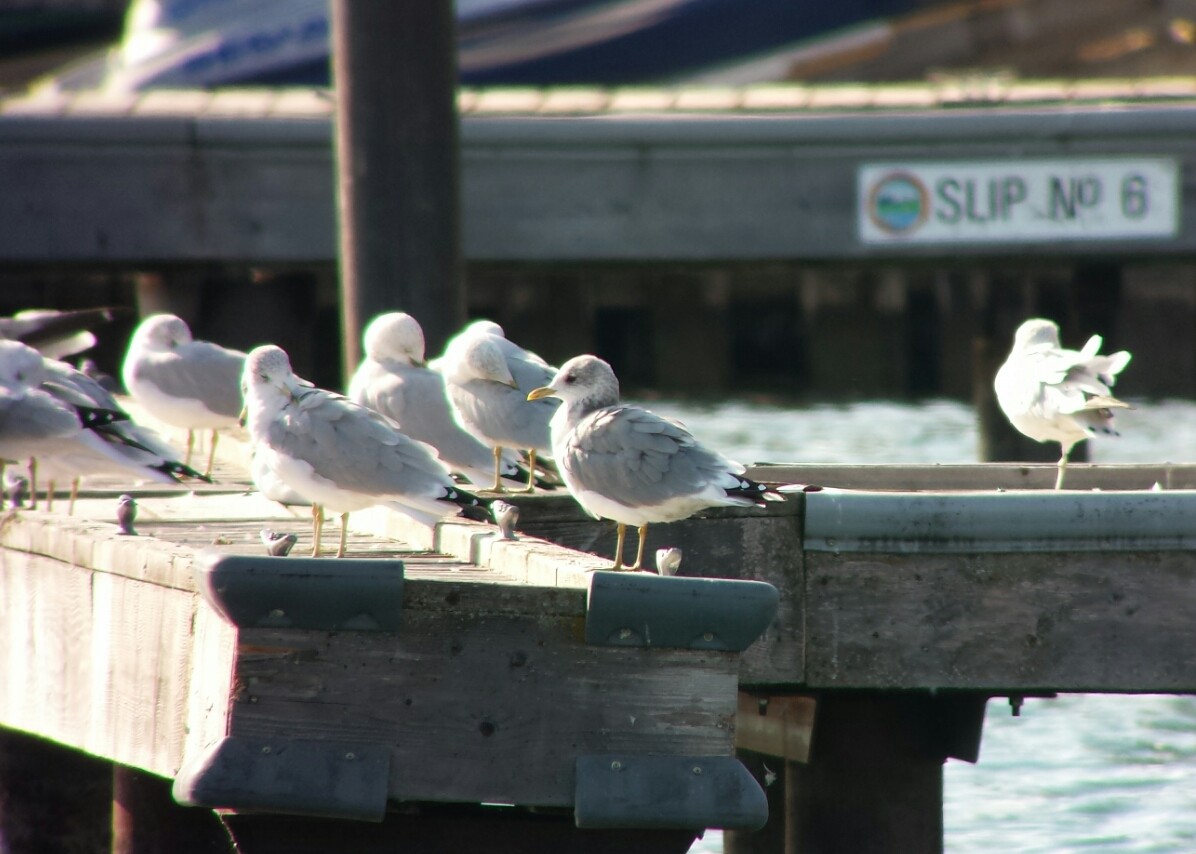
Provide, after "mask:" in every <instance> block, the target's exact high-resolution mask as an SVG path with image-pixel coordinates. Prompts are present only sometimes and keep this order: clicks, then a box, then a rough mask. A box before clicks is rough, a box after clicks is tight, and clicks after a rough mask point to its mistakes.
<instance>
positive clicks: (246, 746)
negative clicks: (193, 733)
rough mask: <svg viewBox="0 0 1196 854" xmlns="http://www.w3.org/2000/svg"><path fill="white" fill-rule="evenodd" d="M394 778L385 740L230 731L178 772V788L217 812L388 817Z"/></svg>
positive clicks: (188, 800) (193, 802)
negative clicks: (348, 741) (339, 741)
mask: <svg viewBox="0 0 1196 854" xmlns="http://www.w3.org/2000/svg"><path fill="white" fill-rule="evenodd" d="M389 777H390V751H389V750H388V749H386V748H385V747H381V746H378V745H366V746H361V745H350V744H329V743H327V742H314V741H288V740H286V739H264V738H241V737H237V736H229V737H227V738H224V739H221V740H220V741H219V742H217V743H216V744H215V745H214V746H213V747H212V748H211V749H210V750H208V751H207V752H206V753H204V754H203V755H202V756H199V757H197V758H196V759H195V761H192V762H188V763H187V764H185V765H184V766H183V768H182V769H180V770H179V774H178V776H177V777H175V780H174V790H173V793H174V799H175V800H176V801H178V802H179V803H180V804H185V805H188V806H197V807H208V808H210V809H231V810H255V811H263V812H271V813H290V814H295V815H307V816H320V817H327V818H347V819H356V820H360V821H381V820H382V818H383V816H384V815H385V813H386V798H387V786H388V785H389V782H390V781H389Z"/></svg>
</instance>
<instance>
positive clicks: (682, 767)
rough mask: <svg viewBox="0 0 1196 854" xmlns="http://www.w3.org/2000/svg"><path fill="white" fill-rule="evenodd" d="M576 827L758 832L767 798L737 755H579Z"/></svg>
mask: <svg viewBox="0 0 1196 854" xmlns="http://www.w3.org/2000/svg"><path fill="white" fill-rule="evenodd" d="M573 817H574V821H575V822H576V823H577V826H578V827H583V828H585V827H588V828H598V827H642V828H677V829H687V828H704V827H717V828H723V829H731V830H758V829H759V828H761V827H763V826H764V823H765V822H766V821H768V799H767V798H766V797H765V795H764V790H763V789H761V788H760V784H759V783H757V782H756V779H755V778H754V777H753V776H752V775H751V773H749V772H748V770H747V768H745V767H744V766H743V764H742V763H741V762H740V761H739V760H738V759H736V758H735V757H733V756H622V755H618V754H609V755H602V756H579V757H578V758H577V789H576V794H575V801H574V807H573Z"/></svg>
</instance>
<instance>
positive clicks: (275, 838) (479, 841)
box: [224, 805, 697, 854]
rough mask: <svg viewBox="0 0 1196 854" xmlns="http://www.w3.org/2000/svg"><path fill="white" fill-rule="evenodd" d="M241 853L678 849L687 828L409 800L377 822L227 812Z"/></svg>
mask: <svg viewBox="0 0 1196 854" xmlns="http://www.w3.org/2000/svg"><path fill="white" fill-rule="evenodd" d="M224 822H225V824H226V825H227V826H228V828H229V831H230V833H231V834H232V836H233V838H234V839H235V840H236V844H237V851H238V852H241V854H334V852H335V854H392V852H395V851H402V852H403V854H442V852H446V851H461V852H465V851H485V852H487V854H561V853H562V852H567V854H609V853H610V852H618V854H684V852H685V851H688V850H689V847H690V845H691V844H692V843H693V840H694V838H695V837H696V836H697V831H694V830H581V829H579V828H577V827H575V826H574V824H573V816H572V815H569V814H561V813H552V812H550V813H534V812H529V811H527V810H522V809H516V808H501V807H485V806H479V807H465V806H457V807H437V806H434V805H421V806H411V807H410V808H408V809H407V810H405V811H404V812H402V813H399V812H392V813H388V814H387V816H386V818H385V819H384V820H383V821H380V822H354V821H335V820H330V819H313V818H302V817H298V816H276V815H272V816H266V815H244V814H242V815H228V816H226V817H225V819H224Z"/></svg>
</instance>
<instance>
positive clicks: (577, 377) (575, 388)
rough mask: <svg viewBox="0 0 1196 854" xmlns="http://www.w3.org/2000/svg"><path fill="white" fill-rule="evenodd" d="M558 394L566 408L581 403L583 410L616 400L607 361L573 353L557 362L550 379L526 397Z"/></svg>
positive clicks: (615, 386)
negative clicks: (573, 354)
mask: <svg viewBox="0 0 1196 854" xmlns="http://www.w3.org/2000/svg"><path fill="white" fill-rule="evenodd" d="M542 397H559V398H560V399H561V400H563V401H564V402H565V405H566V406H567V407H570V408H573V407H574V406H576V405H578V404H581V405H583V408H584V409H585V410H586V411H589V410H593V409H598V408H600V407H603V406H614V405H615V404H616V403H618V402H619V380H618V379H617V378H616V377H615V372H614V370H613V369H612V368H611V366H610V365H609V364H607V363H606V362H604V361H602V360H601V359H599V358H598V357H597V356H589V355H586V356H574V357H573V358H572V359H570V360H569V361H567V362H565V364H563V365H561V367H560V370H558V371H557V372H556V376H555V377H553V378H552V382H550V383H549V384H548V385H546V386H544V387H543V388H538V389H535V390H533V391H532V392H531V393H530V394H529V395H528V396H527V399H528V400H539V399H540V398H542Z"/></svg>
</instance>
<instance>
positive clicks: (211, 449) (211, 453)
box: [204, 430, 219, 477]
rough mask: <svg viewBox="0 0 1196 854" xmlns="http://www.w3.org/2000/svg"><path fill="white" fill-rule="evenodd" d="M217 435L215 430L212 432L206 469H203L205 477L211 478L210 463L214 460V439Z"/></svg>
mask: <svg viewBox="0 0 1196 854" xmlns="http://www.w3.org/2000/svg"><path fill="white" fill-rule="evenodd" d="M218 435H219V434H218V433H217V432H216V431H215V430H213V431H212V444H211V445H210V446H209V447H208V467H207V468H206V469H204V476H205V477H211V476H212V463H213V462H215V460H216V437H217V436H218Z"/></svg>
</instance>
